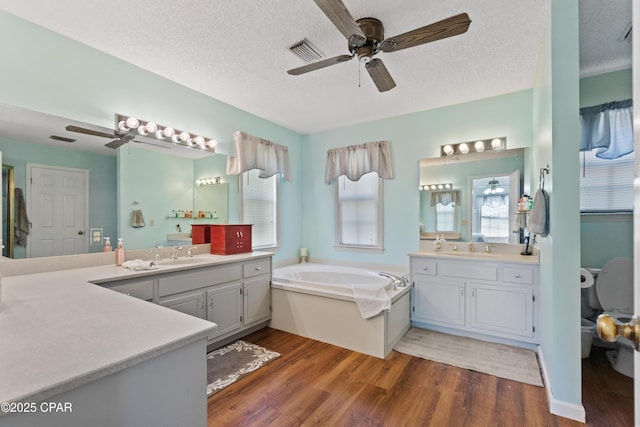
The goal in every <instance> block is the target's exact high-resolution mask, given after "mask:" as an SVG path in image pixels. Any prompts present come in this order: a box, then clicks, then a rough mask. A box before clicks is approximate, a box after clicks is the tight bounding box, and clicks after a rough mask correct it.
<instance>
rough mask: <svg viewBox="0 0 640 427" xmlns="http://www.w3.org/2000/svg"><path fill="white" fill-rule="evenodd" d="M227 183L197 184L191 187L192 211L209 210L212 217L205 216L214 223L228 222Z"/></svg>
mask: <svg viewBox="0 0 640 427" xmlns="http://www.w3.org/2000/svg"><path fill="white" fill-rule="evenodd" d="M228 201H229V183H228V182H221V183H218V184H211V185H198V186H196V187H195V188H194V189H193V212H194V214H196V213H197V212H200V211H202V212H211V213H212V218H209V217H207V218H205V222H207V221H206V220H209V221H208V222H211V223H214V224H226V223H228V222H229V215H228V213H229V209H228Z"/></svg>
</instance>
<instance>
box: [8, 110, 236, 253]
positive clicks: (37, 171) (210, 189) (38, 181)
mask: <svg viewBox="0 0 640 427" xmlns="http://www.w3.org/2000/svg"><path fill="white" fill-rule="evenodd" d="M68 125H73V126H79V127H83V128H87V129H91V130H93V131H96V132H102V133H112V132H113V130H112V129H106V128H104V127H100V126H95V125H91V124H87V123H81V122H78V121H74V120H70V119H66V118H62V117H57V116H52V115H49V114H44V113H40V112H36V111H32V110H28V109H23V108H18V107H15V106H9V105H2V104H0V151H1V152H2V159H3V163H4V167H3V213H4V215H3V236H4V239H3V240H4V242H6V244H5V246H6V247H5V249H4V251H3V256H5V257H9V258H28V257H37V256H55V255H69V254H74V253H86V252H100V251H101V250H102V248H103V244H104V243H103V238H104V237H110V238H111V242H112V244H113V243H115V242H116V239H117V238H118V237H122V238H123V239H124V243H125V247H126V248H127V249H144V248H151V247H154V246H155V245H161V246H166V245H170V244H172V243H173V242H171V241H169V239H168V236H169V235H170V234H171V233H175V232H176V230H181V231H182V233H183V234H186V235H188V234H189V233H190V225H191V224H192V223H205V222H211V223H225V222H228V221H229V191H228V188H229V182H232V183H233V182H236V181H237V179H236V177H227V176H225V174H224V172H225V167H226V156H223V155H217V154H216V155H212V154H211V153H198V150H193V149H189V148H186V147H167V146H166V145H165V146H162V145H159V144H157V143H155V144H154V142H153V140H149V139H145V138H138V137H136V140H139V141H140V142H138V143H128V144H125V145H123V146H121V147H119V148H117V149H111V148H108V147H105V144H106V143H108V142H110V141H111V140H112V139H109V138H104V137H99V136H91V135H84V134H81V133H76V132H68V131H66V130H65V127H66V126H68ZM214 176H215V177H220V182H221V183H220V184H217V185H209V186H202V187H201V188H202V191H196V189H198V188H199V187H198V186H197V184H196V181H197V180H198V179H202V178H207V177H214ZM57 177H60V179H61V180H62V181H61V182H65V183H67V184H68V183H71V182H73V185H72V186H73V187H74V191H73V193H70V192H69V191H68V188H66V187H69V185H67V184H65V185H60V186H58V185H54V186H50V185H49V183H53V182H57V181H56V179H57ZM11 184H13V185H14V187H15V189H17V190H18V191H14V190H13V189H11V187H10V185H11ZM205 188H207V189H205ZM19 193H22V197H23V199H24V206H25V210H26V212H27V213H28V222H29V224H28V225H26V227H27V228H28V230H29V231H30V233H29V235H28V236H27V239H26V246H24V245H21V244H19V243H20V242H18V241H17V240H16V241H14V242H13V244H12V243H11V239H8V236H13V235H15V227H16V222H17V220H16V219H12V217H11V214H12V213H15V206H16V205H20V203H18V201H16V203H14V204H13V205H12V204H11V202H12V200H13V199H12V197H13V195H14V194H19ZM70 194H72V195H70ZM70 198H72V199H73V200H74V206H77V210H75V211H74V221H73V222H72V223H69V222H68V221H66V219H65V224H66V225H65V226H64V227H43V225H46V223H48V222H53V221H56V220H57V218H56V215H58V216H59V215H61V214H60V212H61V211H60V209H59V207H60V205H61V203H62V200H67V201H68V200H70ZM134 207H139V208H140V209H141V212H142V213H143V215H144V226H142V227H140V226H134V225H136V224H134V223H133V221H132V218H133V216H132V212H133V210H134ZM174 210H185V211H194V212H196V213H197V212H198V210H203V211H211V212H214V211H215V212H216V216H215V218H171V216H172V215H171V213H172V211H174ZM194 216H197V214H196V215H194ZM17 217H18V216H16V217H15V218H17ZM138 225H139V224H138ZM22 226H23V227H24V226H25V225H24V224H22ZM38 228H40V229H42V228H45V229H46V228H53V229H54V236H43V235H42V234H38V231H37V230H38ZM51 239H58V240H59V241H60V243H52V244H49V243H48V242H49V241H51ZM69 242H71V243H69Z"/></svg>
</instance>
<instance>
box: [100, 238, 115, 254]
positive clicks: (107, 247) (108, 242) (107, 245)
mask: <svg viewBox="0 0 640 427" xmlns="http://www.w3.org/2000/svg"><path fill="white" fill-rule="evenodd" d="M102 250H103V251H104V252H111V251H112V250H113V248H111V238H110V237H105V238H104V248H103V249H102Z"/></svg>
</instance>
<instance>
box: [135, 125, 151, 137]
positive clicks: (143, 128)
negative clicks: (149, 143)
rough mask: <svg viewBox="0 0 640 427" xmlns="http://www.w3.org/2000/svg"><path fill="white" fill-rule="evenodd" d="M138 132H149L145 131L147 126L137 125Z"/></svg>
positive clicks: (141, 133)
mask: <svg viewBox="0 0 640 427" xmlns="http://www.w3.org/2000/svg"><path fill="white" fill-rule="evenodd" d="M138 133H139V134H140V135H146V134H147V133H149V132H147V127H146V126H139V127H138Z"/></svg>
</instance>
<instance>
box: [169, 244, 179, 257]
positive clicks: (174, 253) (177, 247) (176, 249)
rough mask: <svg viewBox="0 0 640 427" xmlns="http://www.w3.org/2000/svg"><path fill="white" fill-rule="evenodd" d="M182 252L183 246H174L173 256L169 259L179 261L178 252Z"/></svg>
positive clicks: (172, 249)
mask: <svg viewBox="0 0 640 427" xmlns="http://www.w3.org/2000/svg"><path fill="white" fill-rule="evenodd" d="M181 250H182V246H174V247H173V248H171V255H169V259H178V251H181Z"/></svg>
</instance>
